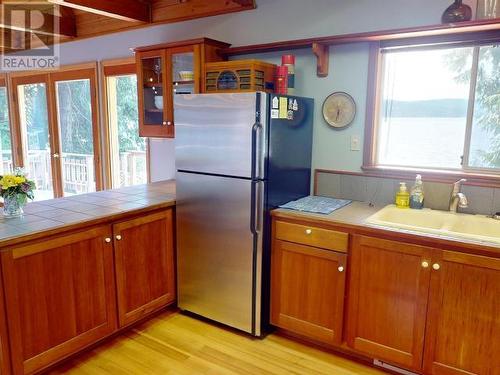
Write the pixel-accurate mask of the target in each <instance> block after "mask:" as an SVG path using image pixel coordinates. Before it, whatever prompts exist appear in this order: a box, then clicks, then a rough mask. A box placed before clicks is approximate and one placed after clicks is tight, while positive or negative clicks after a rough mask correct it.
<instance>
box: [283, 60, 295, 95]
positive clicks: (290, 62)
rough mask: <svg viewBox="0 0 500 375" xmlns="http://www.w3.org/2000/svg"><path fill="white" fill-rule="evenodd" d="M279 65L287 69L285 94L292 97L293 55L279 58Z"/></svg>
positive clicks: (293, 90) (293, 82)
mask: <svg viewBox="0 0 500 375" xmlns="http://www.w3.org/2000/svg"><path fill="white" fill-rule="evenodd" d="M281 65H282V66H286V67H287V68H288V73H287V85H288V88H287V94H288V95H293V94H294V93H295V55H283V56H281Z"/></svg>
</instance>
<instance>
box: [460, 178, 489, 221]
mask: <svg viewBox="0 0 500 375" xmlns="http://www.w3.org/2000/svg"><path fill="white" fill-rule="evenodd" d="M462 192H463V193H464V194H465V196H466V197H467V200H468V202H469V207H467V208H459V210H460V211H461V212H465V213H468V214H475V213H482V214H485V215H491V214H492V213H493V193H494V189H492V188H484V187H479V186H468V185H465V186H462Z"/></svg>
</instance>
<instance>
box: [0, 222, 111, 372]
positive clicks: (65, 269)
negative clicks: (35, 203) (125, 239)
mask: <svg viewBox="0 0 500 375" xmlns="http://www.w3.org/2000/svg"><path fill="white" fill-rule="evenodd" d="M110 238H111V228H110V226H108V225H103V226H98V227H92V228H89V229H86V230H85V231H77V232H71V233H69V234H66V235H61V236H58V237H52V238H46V239H43V240H37V241H32V242H27V243H24V244H21V245H14V246H12V247H10V248H9V249H8V250H5V251H3V252H2V254H1V258H2V273H3V282H4V290H5V302H6V303H5V305H6V306H5V308H6V312H7V321H8V329H9V337H10V351H11V361H12V371H13V373H15V374H22V373H33V372H36V371H39V370H40V369H43V368H44V367H46V366H48V365H49V364H51V363H54V362H56V361H58V360H60V359H62V358H64V357H66V356H68V355H69V354H71V353H74V352H76V351H78V350H79V349H82V348H84V347H85V346H87V345H89V344H91V343H94V342H96V341H98V340H99V339H101V338H103V337H105V336H107V335H109V334H110V333H112V332H113V331H114V330H115V329H116V326H117V323H116V298H115V282H114V270H113V244H112V242H111V239H110ZM106 239H108V240H106Z"/></svg>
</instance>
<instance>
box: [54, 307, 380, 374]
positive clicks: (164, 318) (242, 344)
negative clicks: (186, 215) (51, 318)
mask: <svg viewBox="0 0 500 375" xmlns="http://www.w3.org/2000/svg"><path fill="white" fill-rule="evenodd" d="M51 374H54V375H55V374H82V375H84V374H92V375H99V374H103V375H107V374H113V375H119V374H134V375H137V374H180V375H184V374H185V375H195V374H209V375H219V374H220V375H224V374H248V375H260V374H263V375H264V374H266V375H267V374H307V375H321V374H328V375H377V374H383V372H381V371H378V370H376V369H373V368H370V367H366V366H363V365H361V364H358V363H356V362H352V361H350V360H347V359H344V358H342V357H337V356H335V355H333V354H330V353H328V352H326V351H322V350H319V349H316V348H312V347H308V346H305V345H303V344H300V343H297V342H295V341H292V340H289V339H287V338H284V337H282V336H279V335H275V334H271V335H268V336H267V337H266V338H265V339H263V340H261V339H253V338H250V337H248V336H246V335H242V334H239V333H236V332H234V331H233V330H226V329H223V328H221V327H219V326H216V325H212V324H210V323H207V322H204V321H200V320H197V319H194V318H192V317H189V316H186V315H183V314H179V313H176V312H175V313H172V312H165V313H163V314H161V315H158V316H157V317H156V318H154V319H152V320H150V321H148V322H146V323H144V324H143V325H140V326H138V327H136V328H134V329H133V330H131V331H129V332H126V333H125V334H123V335H121V336H119V337H117V338H115V339H114V340H112V341H110V342H108V343H105V344H103V345H101V346H99V347H97V348H95V349H94V350H92V351H90V352H87V353H84V354H82V355H81V356H79V357H76V358H75V359H73V360H71V361H69V362H66V363H64V364H63V365H62V366H61V367H59V368H56V369H55V370H53V371H52V372H51Z"/></svg>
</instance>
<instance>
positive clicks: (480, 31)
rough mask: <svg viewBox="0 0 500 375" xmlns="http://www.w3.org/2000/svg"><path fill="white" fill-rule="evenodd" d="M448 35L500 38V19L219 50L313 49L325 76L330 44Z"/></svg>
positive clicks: (411, 41) (464, 38)
mask: <svg viewBox="0 0 500 375" xmlns="http://www.w3.org/2000/svg"><path fill="white" fill-rule="evenodd" d="M445 38H446V41H452V42H454V43H460V42H465V41H469V40H471V39H474V38H475V39H482V40H499V39H500V18H495V19H489V20H478V21H467V22H460V23H450V24H439V25H431V26H420V27H409V28H402V29H391V30H381V31H370V32H363V33H356V34H341V35H332V36H323V37H315V38H308V39H295V40H287V41H281V42H272V43H264V44H253V45H248V46H239V47H230V48H224V49H222V50H221V51H220V54H221V55H222V56H225V57H228V56H236V55H246V54H252V53H262V52H273V51H288V50H294V49H303V48H311V49H312V50H313V53H314V54H315V55H316V57H317V65H318V73H317V74H318V76H319V77H326V76H327V75H328V56H329V53H328V47H329V46H333V45H339V44H348V43H370V42H379V43H381V44H383V43H385V44H387V45H388V46H392V45H398V44H399V45H403V44H405V45H419V44H426V43H431V42H434V43H436V42H444V39H445Z"/></svg>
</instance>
